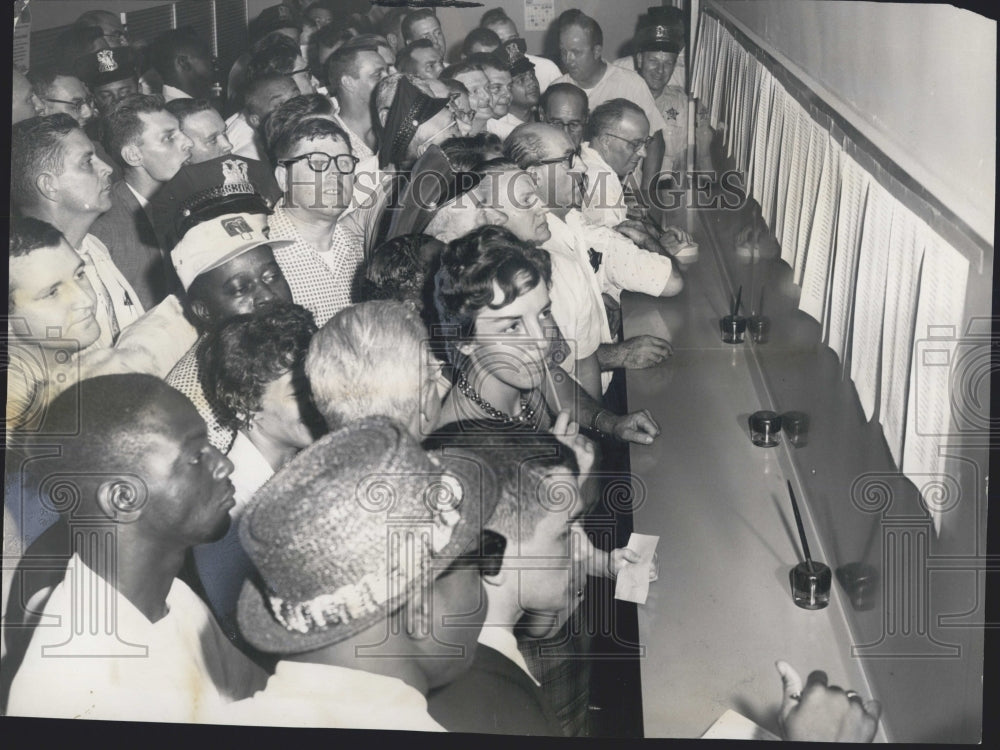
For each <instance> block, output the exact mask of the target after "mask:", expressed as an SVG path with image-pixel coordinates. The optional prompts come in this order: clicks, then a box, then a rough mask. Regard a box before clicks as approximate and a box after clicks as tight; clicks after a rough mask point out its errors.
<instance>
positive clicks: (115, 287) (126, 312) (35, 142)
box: [11, 114, 143, 347]
mask: <svg viewBox="0 0 1000 750" xmlns="http://www.w3.org/2000/svg"><path fill="white" fill-rule="evenodd" d="M11 132H12V137H11V199H12V202H13V204H14V207H15V208H16V209H17V210H18V211H20V212H21V214H22V215H24V216H32V217H34V218H36V219H41V220H42V221H47V222H48V223H49V224H51V225H52V226H54V227H55V228H56V229H58V230H59V231H61V232H62V233H63V236H64V237H65V238H66V241H67V242H69V244H70V246H71V247H73V249H74V250H76V251H77V252H78V253H79V254H80V257H82V258H83V260H84V263H85V265H84V271H85V272H86V274H87V278H88V279H89V280H90V283H91V286H92V287H93V288H94V293H95V294H96V295H97V309H96V310H95V314H96V316H97V322H98V324H99V325H100V327H101V335H100V337H99V338H98V343H99V345H100V346H102V347H110V346H111V345H112V344H113V343H114V341H115V339H117V338H118V334H119V333H120V331H121V329H122V328H124V327H125V326H127V325H129V324H130V323H132V322H134V321H136V320H138V318H139V316H140V315H142V313H143V307H142V302H141V300H140V299H139V296H138V294H136V291H135V290H134V289H133V288H132V285H131V284H130V283H129V282H128V280H127V279H126V278H125V276H124V275H122V272H121V271H120V270H119V269H118V267H117V266H116V265H115V264H114V261H113V260H112V259H111V256H110V255H109V253H108V250H107V248H106V247H104V244H103V243H102V242H101V241H100V240H98V239H97V238H96V237H94V236H93V235H91V234H89V231H90V228H91V225H92V224H93V223H94V221H95V220H96V219H97V217H98V216H100V215H101V214H102V213H104V212H105V211H107V210H108V209H109V208H111V181H110V177H111V168H110V167H109V166H108V165H107V164H105V163H104V162H102V161H101V160H100V158H98V157H97V155H96V154H95V153H94V145H93V144H92V143H91V142H90V139H89V138H87V136H86V134H85V133H84V132H83V130H81V129H80V127H79V125H77V123H76V120H74V119H73V118H72V117H70V116H69V115H65V114H56V115H49V116H47V117H37V118H31V119H29V120H25V121H23V122H19V123H16V124H15V125H14V126H13V128H12V131H11Z"/></svg>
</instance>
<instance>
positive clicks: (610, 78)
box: [556, 10, 666, 203]
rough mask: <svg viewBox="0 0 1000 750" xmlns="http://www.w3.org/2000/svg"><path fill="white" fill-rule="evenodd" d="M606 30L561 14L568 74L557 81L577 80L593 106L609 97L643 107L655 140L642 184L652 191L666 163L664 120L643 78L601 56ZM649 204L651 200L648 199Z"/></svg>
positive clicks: (644, 166)
mask: <svg viewBox="0 0 1000 750" xmlns="http://www.w3.org/2000/svg"><path fill="white" fill-rule="evenodd" d="M603 40H604V33H603V31H602V30H601V27H600V25H599V24H598V23H597V22H596V21H595V20H594V19H593V18H591V17H590V16H587V15H585V14H584V13H581V12H580V11H578V10H569V11H566V12H565V13H563V14H562V15H561V16H560V17H559V54H560V56H561V57H562V62H563V67H564V68H565V69H566V75H564V76H561V77H560V78H557V79H556V82H564V81H565V82H568V83H574V84H576V85H577V86H579V87H580V88H581V89H583V91H584V92H585V93H586V94H587V97H588V99H589V101H590V109H593V108H594V107H596V106H597V105H598V104H601V103H602V102H605V101H607V100H608V99H617V98H623V99H628V100H629V101H632V102H635V103H636V104H637V105H639V106H640V107H642V109H643V111H644V112H645V113H646V117H648V118H649V122H650V132H651V133H652V135H653V140H652V141H650V143H649V145H648V146H647V147H646V156H645V157H644V158H643V161H642V174H643V179H642V182H641V185H640V187H641V188H642V190H643V191H649V192H651V191H652V190H653V188H654V187H655V184H656V179H657V175H658V174H659V172H660V166H661V164H662V162H663V130H664V128H665V125H666V124H665V123H664V121H663V116H662V115H661V114H660V111H659V109H658V108H657V106H656V103H655V102H654V101H653V95H652V94H650V93H649V88H648V87H647V86H646V82H645V81H643V80H642V78H641V77H640V76H639V75H637V74H636V73H633V72H631V71H627V70H625V69H623V68H619V67H618V66H616V65H610V64H608V62H607V61H605V60H604V58H603V57H602V52H603V46H602V45H603ZM647 203H648V201H647Z"/></svg>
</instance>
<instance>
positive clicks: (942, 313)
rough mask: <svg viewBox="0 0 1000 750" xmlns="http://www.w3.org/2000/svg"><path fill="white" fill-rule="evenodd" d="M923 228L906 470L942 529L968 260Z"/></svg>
mask: <svg viewBox="0 0 1000 750" xmlns="http://www.w3.org/2000/svg"><path fill="white" fill-rule="evenodd" d="M921 232H922V233H923V234H924V245H925V249H924V261H923V267H922V269H921V273H920V290H919V293H918V297H917V313H916V324H915V326H914V329H913V330H914V346H913V361H912V364H911V367H910V383H909V386H910V387H909V394H908V396H907V406H906V433H905V434H906V438H905V440H904V442H903V465H902V471H903V474H905V475H906V476H907V477H908V478H909V479H910V480H911V481H912V482H913V483H914V485H916V487H917V488H918V489H920V490H921V493H922V494H923V496H924V502H925V503H926V504H927V507H928V509H929V510H930V515H931V519H932V520H933V522H934V528H935V530H936V531H937V532H938V533H940V531H941V520H942V510H941V507H940V503H941V502H942V501H947V500H948V499H949V497H950V499H951V500H952V501H953V500H954V497H953V496H950V495H948V494H942V493H941V492H940V491H939V488H942V487H945V486H947V483H946V479H947V473H946V467H945V458H944V457H943V456H942V455H941V451H940V449H941V448H942V447H944V445H945V444H946V443H947V441H948V436H949V435H951V434H952V433H954V432H955V426H954V424H953V415H952V402H951V393H952V378H953V376H954V373H955V371H956V369H958V368H957V367H956V365H959V367H960V366H961V362H962V359H963V355H964V356H966V357H967V356H968V354H969V353H970V349H969V344H968V342H963V341H962V335H963V333H964V331H963V330H962V328H961V325H962V312H963V310H964V308H965V295H966V285H967V284H968V279H969V261H968V260H967V259H966V258H965V256H963V255H962V254H961V253H959V252H958V251H957V250H956V249H955V248H953V247H951V246H950V245H948V244H947V243H946V242H944V240H942V239H941V238H940V236H938V235H937V234H935V233H934V232H932V231H931V230H930V229H929V228H922V229H921ZM972 353H973V355H974V354H975V352H974V351H972ZM987 356H988V355H987ZM987 408H988V407H987ZM955 491H957V488H956V489H955V490H953V492H955Z"/></svg>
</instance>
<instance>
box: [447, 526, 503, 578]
mask: <svg viewBox="0 0 1000 750" xmlns="http://www.w3.org/2000/svg"><path fill="white" fill-rule="evenodd" d="M506 550H507V538H506V537H504V535H503V534H498V533H497V532H495V531H491V530H490V529H483V530H482V535H481V537H480V544H479V548H478V550H477V549H476V548H475V547H473V548H472V549H471V550H467V551H465V552H463V553H462V554H460V555H458V556H457V557H455V559H454V560H452V562H451V564H450V565H448V567H447V569H446V570H445V574H447V573H451V572H453V571H455V570H468V569H469V568H479V573H480V574H481V575H484V576H495V575H497V574H498V573H499V572H500V568H502V567H503V555H504V552H505V551H506ZM477 553H478V554H477Z"/></svg>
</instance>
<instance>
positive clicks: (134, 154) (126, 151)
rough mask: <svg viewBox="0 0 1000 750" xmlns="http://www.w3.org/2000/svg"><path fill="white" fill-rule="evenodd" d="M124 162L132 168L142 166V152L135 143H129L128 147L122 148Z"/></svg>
mask: <svg viewBox="0 0 1000 750" xmlns="http://www.w3.org/2000/svg"><path fill="white" fill-rule="evenodd" d="M121 154H122V161H124V162H125V163H126V164H128V165H129V166H130V167H141V166H142V151H140V150H139V147H138V146H136V145H135V144H134V143H129V144H128V145H126V146H122V151H121Z"/></svg>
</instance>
